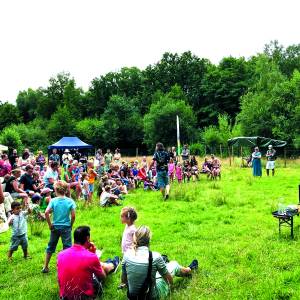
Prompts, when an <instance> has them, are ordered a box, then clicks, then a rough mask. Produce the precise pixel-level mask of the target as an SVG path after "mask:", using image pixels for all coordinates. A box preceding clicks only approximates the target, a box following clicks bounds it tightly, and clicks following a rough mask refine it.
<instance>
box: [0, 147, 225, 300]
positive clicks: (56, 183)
mask: <svg viewBox="0 0 300 300" xmlns="http://www.w3.org/2000/svg"><path fill="white" fill-rule="evenodd" d="M185 150H187V149H185ZM76 153H77V156H76V155H74V157H73V156H72V155H71V153H70V152H69V151H65V152H64V154H63V156H62V159H61V157H60V156H59V155H58V154H57V151H56V150H55V149H54V150H53V153H52V154H51V155H50V156H49V165H47V163H46V159H45V157H44V155H43V153H42V151H39V152H38V155H37V156H36V157H34V156H33V155H32V154H30V152H29V150H28V149H25V151H24V153H23V154H22V156H20V157H19V156H18V155H17V151H16V150H14V151H13V153H12V155H11V157H8V156H7V154H3V155H2V157H1V160H0V177H1V178H2V186H1V195H0V196H1V197H2V196H3V202H4V208H5V213H6V218H8V220H7V222H8V224H9V225H11V226H12V238H11V246H10V249H9V252H8V258H9V259H12V255H13V253H14V251H16V250H17V249H18V246H21V247H22V250H23V254H24V258H25V259H27V258H29V254H28V238H27V223H26V219H27V215H28V214H31V215H32V217H33V219H34V220H35V221H37V222H41V221H46V222H47V224H48V226H49V229H50V238H49V243H48V246H47V249H46V256H45V263H44V266H43V269H42V272H43V273H48V272H49V271H50V270H49V262H50V259H51V256H52V254H53V253H54V252H55V250H56V246H57V243H58V241H59V238H61V240H62V244H63V249H64V250H63V251H62V252H60V253H59V255H58V260H57V268H58V282H59V288H60V297H61V299H65V300H66V299H94V298H95V297H96V296H97V294H99V293H101V291H102V285H101V282H102V281H103V280H104V279H105V277H106V276H107V275H108V274H110V273H113V272H116V271H117V269H118V266H119V264H120V260H119V257H118V256H115V257H114V258H113V259H107V260H106V261H105V262H101V261H100V256H101V252H100V251H99V250H97V249H96V247H95V245H94V244H93V243H92V242H91V237H90V228H89V227H88V226H80V227H78V228H76V229H75V230H74V245H73V246H72V237H71V232H72V227H73V224H74V222H75V210H76V203H75V201H74V200H72V198H77V199H82V200H83V201H84V205H86V206H88V205H90V204H91V203H92V201H93V194H94V192H95V193H97V196H98V197H99V198H98V199H99V205H100V206H102V207H107V206H111V205H120V204H121V201H122V200H123V199H124V197H125V196H126V195H127V194H128V191H130V190H131V189H135V188H139V187H142V188H143V189H144V190H150V191H151V190H157V189H158V186H157V180H156V168H155V166H153V167H151V168H150V165H149V164H148V162H147V158H146V157H143V158H142V161H141V162H139V161H138V160H135V161H130V162H129V163H128V162H126V161H124V160H122V159H121V154H120V151H119V149H117V150H116V151H115V154H114V155H112V154H111V153H110V151H109V150H107V152H106V154H105V155H103V154H102V151H101V150H98V151H97V153H96V156H95V158H94V160H90V161H88V160H87V159H86V158H84V159H82V157H81V156H79V153H78V152H76ZM76 153H75V154H76ZM169 153H170V161H169V164H168V175H169V178H170V180H171V181H173V180H174V179H175V178H177V180H178V183H181V182H182V181H183V182H189V181H190V180H191V179H192V180H193V181H195V180H198V179H199V174H200V173H206V174H208V175H209V176H211V177H212V178H213V177H217V176H220V167H221V164H220V161H219V160H218V159H217V158H215V157H213V156H212V160H211V161H208V160H207V159H206V160H205V162H204V164H203V166H202V170H200V171H199V169H198V163H197V160H196V158H195V156H192V158H191V159H190V157H189V153H187V151H185V152H184V155H182V161H183V162H182V163H181V162H179V160H178V158H177V157H176V151H174V148H172V150H171V151H170V152H169ZM2 189H3V191H2ZM2 194H3V195H2ZM1 205H2V204H1ZM136 219H137V212H136V211H135V209H134V208H131V207H124V208H123V209H122V211H121V222H122V223H123V224H125V230H124V233H123V238H122V245H121V250H122V253H123V260H122V280H121V281H122V282H121V284H120V288H123V287H126V288H127V297H128V299H142V298H140V297H142V296H141V295H143V294H145V293H146V291H148V293H150V295H151V297H150V298H151V299H160V298H163V297H165V296H166V295H167V294H168V293H169V291H170V290H169V289H170V284H171V283H172V281H173V277H174V276H179V277H183V276H189V275H190V274H191V272H192V270H193V269H196V268H197V267H198V261H197V260H193V261H192V263H191V264H190V265H189V266H188V267H183V266H180V265H179V264H178V263H177V262H175V261H171V262H170V261H169V259H168V257H167V256H166V255H163V256H162V255H160V254H159V253H158V252H151V251H150V250H149V243H150V237H151V234H150V230H149V228H148V227H146V226H141V227H139V228H136V227H135V225H134V222H135V220H136ZM70 262H72V263H70Z"/></svg>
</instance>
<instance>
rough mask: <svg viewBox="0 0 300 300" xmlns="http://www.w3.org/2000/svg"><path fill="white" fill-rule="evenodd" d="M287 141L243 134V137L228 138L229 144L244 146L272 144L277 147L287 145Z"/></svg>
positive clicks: (266, 145)
mask: <svg viewBox="0 0 300 300" xmlns="http://www.w3.org/2000/svg"><path fill="white" fill-rule="evenodd" d="M286 144H287V142H286V141H280V140H273V139H270V138H265V137H262V136H250V137H246V136H242V137H236V138H233V139H230V140H228V146H230V147H231V146H244V147H254V146H258V147H268V146H269V145H272V146H273V147H275V148H280V147H284V146H286Z"/></svg>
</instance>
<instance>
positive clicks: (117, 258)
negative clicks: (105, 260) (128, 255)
mask: <svg viewBox="0 0 300 300" xmlns="http://www.w3.org/2000/svg"><path fill="white" fill-rule="evenodd" d="M112 263H113V265H114V269H113V272H114V273H117V271H118V268H119V265H120V258H119V256H115V257H114V259H113V260H112Z"/></svg>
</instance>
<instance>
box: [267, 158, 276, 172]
mask: <svg viewBox="0 0 300 300" xmlns="http://www.w3.org/2000/svg"><path fill="white" fill-rule="evenodd" d="M266 169H267V170H273V169H275V161H274V160H268V161H267V164H266Z"/></svg>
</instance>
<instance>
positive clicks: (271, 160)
mask: <svg viewBox="0 0 300 300" xmlns="http://www.w3.org/2000/svg"><path fill="white" fill-rule="evenodd" d="M266 157H267V164H266V170H267V176H269V175H270V170H272V176H274V175H275V160H276V150H275V149H274V148H273V146H272V145H269V147H268V151H267V153H266Z"/></svg>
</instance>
